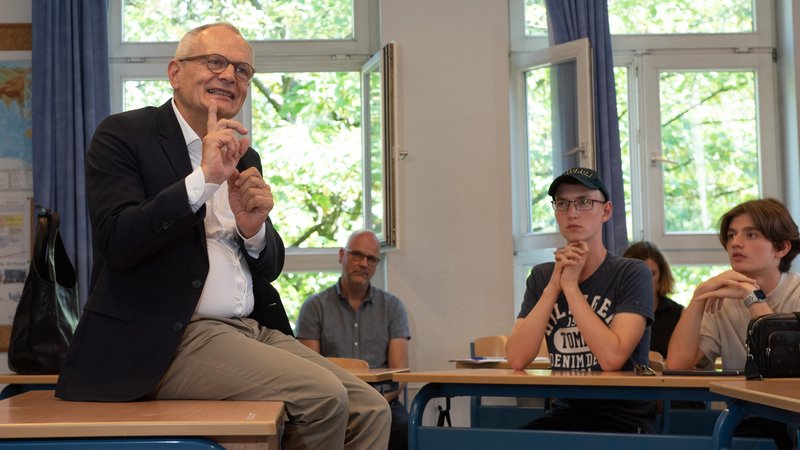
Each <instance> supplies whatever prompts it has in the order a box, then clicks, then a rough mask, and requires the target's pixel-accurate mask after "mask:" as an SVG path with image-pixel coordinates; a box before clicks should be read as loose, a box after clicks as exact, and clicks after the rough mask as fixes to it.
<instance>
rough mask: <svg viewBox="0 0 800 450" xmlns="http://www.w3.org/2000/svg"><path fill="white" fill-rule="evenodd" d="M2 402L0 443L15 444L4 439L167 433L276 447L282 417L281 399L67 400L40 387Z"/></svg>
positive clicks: (222, 442) (236, 444)
mask: <svg viewBox="0 0 800 450" xmlns="http://www.w3.org/2000/svg"><path fill="white" fill-rule="evenodd" d="M2 405H3V407H2V408H0V438H2V439H0V447H3V446H6V445H12V446H13V445H15V444H14V443H15V442H20V441H9V439H31V438H40V439H43V438H50V439H53V441H52V445H57V444H61V445H69V442H70V441H65V440H63V439H65V438H70V439H75V438H102V439H103V440H104V441H105V440H108V441H109V442H114V443H118V444H120V445H125V442H126V441H125V439H124V438H131V437H134V438H135V437H143V438H144V437H147V438H153V437H173V438H175V440H177V441H180V442H178V443H182V441H183V438H185V437H195V438H202V439H203V440H207V439H211V440H213V441H214V442H216V443H218V444H220V445H222V446H223V447H225V448H248V449H249V448H258V449H277V448H280V443H279V436H280V432H281V428H282V423H283V416H284V407H283V402H259V401H234V400H230V401H210V400H151V401H147V402H126V403H103V402H68V401H63V400H58V399H56V398H54V397H53V391H43V390H37V391H30V392H25V393H22V394H20V395H15V396H13V397H10V398H8V399H6V400H3V401H2ZM23 424H24V425H23ZM120 437H123V439H120ZM59 439H61V440H60V441H59ZM104 441H101V442H104ZM29 442H30V441H29ZM33 442H35V441H33ZM72 442H75V441H72ZM207 442H209V443H210V442H211V441H207ZM87 445H88V444H87ZM108 445H111V444H110V443H109V444H108ZM212 445H213V444H212ZM78 447H80V445H79V444H76V447H74V448H78ZM206 448H209V447H206ZM211 448H219V447H211Z"/></svg>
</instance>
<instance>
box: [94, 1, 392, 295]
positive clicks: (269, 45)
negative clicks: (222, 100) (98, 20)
mask: <svg viewBox="0 0 800 450" xmlns="http://www.w3.org/2000/svg"><path fill="white" fill-rule="evenodd" d="M354 15H355V17H354V26H355V30H354V34H355V37H354V39H352V40H327V41H323V40H314V41H311V40H306V41H285V42H279V41H256V42H251V45H252V47H253V51H254V53H255V55H256V58H255V69H256V71H257V72H261V73H266V72H328V71H330V72H355V73H360V72H361V69H362V66H363V65H364V63H366V62H367V60H369V59H370V57H371V56H372V55H371V53H374V52H375V51H376V50H377V49H378V45H377V42H378V36H379V33H378V20H377V19H378V0H354ZM108 24H109V25H108V26H109V56H110V62H111V64H110V85H111V105H110V106H111V112H112V113H116V112H120V111H122V106H123V88H122V87H123V83H124V82H125V81H127V80H142V79H153V80H166V79H167V64H168V62H169V61H170V59H172V57H173V56H174V53H175V47H176V44H177V43H176V42H172V43H126V42H123V41H122V0H109V21H108ZM251 89H252V88H251ZM250 99H251V96H250V95H248V97H247V99H246V101H245V103H244V104H243V106H242V109H241V112H240V113H239V115H238V116H237V119H238V120H240V121H241V122H242V124H243V125H244V126H245V128H251V125H252V114H251V112H250V111H251V107H252V103H251V100H250ZM153 106H158V105H153ZM365 195H366V192H365ZM396 195H397V192H396V190H395V196H396ZM364 214H365V215H367V214H368V212H367V211H366V210H365V212H364ZM341 245H344V243H341ZM338 251H339V248H338V247H329V248H287V249H286V261H285V264H284V272H317V271H319V272H339V271H340V270H341V265H340V264H339V261H338ZM385 280H386V264H385V258H384V259H383V260H382V261H381V262H380V263H379V265H378V268H377V269H376V273H375V276H374V277H373V280H372V283H373V285H375V286H378V287H384V286H385Z"/></svg>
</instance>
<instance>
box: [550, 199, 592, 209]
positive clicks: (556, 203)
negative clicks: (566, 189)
mask: <svg viewBox="0 0 800 450" xmlns="http://www.w3.org/2000/svg"><path fill="white" fill-rule="evenodd" d="M573 203H574V204H575V209H576V210H577V211H589V210H590V209H592V208H593V207H594V204H595V203H601V204H602V203H605V201H603V200H595V199H593V198H579V199H577V200H553V201H552V202H550V204H551V205H553V209H555V210H556V211H562V212H563V211H567V210H568V209H569V205H570V204H573Z"/></svg>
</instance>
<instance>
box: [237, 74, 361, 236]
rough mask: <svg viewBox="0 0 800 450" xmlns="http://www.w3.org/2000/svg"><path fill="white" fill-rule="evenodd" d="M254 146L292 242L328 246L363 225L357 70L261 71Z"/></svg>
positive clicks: (276, 215) (256, 82)
mask: <svg viewBox="0 0 800 450" xmlns="http://www.w3.org/2000/svg"><path fill="white" fill-rule="evenodd" d="M253 86H254V91H257V92H258V94H260V95H254V96H253V124H254V129H253V131H252V138H253V146H254V148H256V149H258V151H259V153H260V154H261V160H262V164H263V165H264V176H265V178H266V179H267V180H268V182H269V183H270V185H272V187H273V195H274V196H275V209H273V212H272V217H273V221H274V223H275V226H276V228H277V229H278V230H279V231H280V233H281V235H282V236H283V237H284V240H285V242H286V244H287V246H289V247H331V246H336V245H338V243H340V242H342V241H343V240H345V239H346V238H347V235H348V234H349V233H350V232H351V231H353V230H354V229H356V228H360V227H361V226H362V225H361V224H362V223H363V219H362V217H363V216H362V214H363V199H362V186H361V179H362V170H361V128H360V126H361V123H360V117H361V107H360V103H361V101H360V95H361V94H360V92H361V90H360V89H361V88H360V75H359V74H358V73H352V72H340V73H329V72H326V73H293V74H258V75H256V77H255V78H254V79H253Z"/></svg>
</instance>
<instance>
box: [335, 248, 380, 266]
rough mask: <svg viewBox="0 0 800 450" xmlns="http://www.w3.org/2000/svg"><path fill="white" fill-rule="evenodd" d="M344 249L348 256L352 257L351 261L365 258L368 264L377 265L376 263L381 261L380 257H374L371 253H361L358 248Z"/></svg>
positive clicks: (359, 260)
mask: <svg viewBox="0 0 800 450" xmlns="http://www.w3.org/2000/svg"><path fill="white" fill-rule="evenodd" d="M344 251H346V252H347V253H350V257H351V258H353V261H355V262H361V261H363V260H364V259H366V260H367V264H369V265H370V266H377V265H378V263H379V262H381V259H380V258H376V257H374V256H372V255H367V254H364V253H361V252H360V251H358V250H350V249H349V248H345V249H344Z"/></svg>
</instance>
